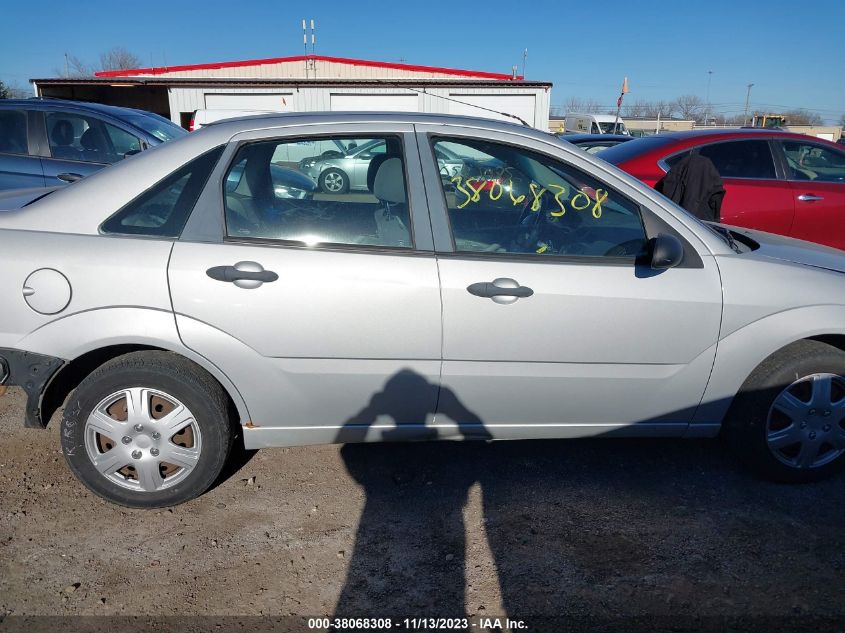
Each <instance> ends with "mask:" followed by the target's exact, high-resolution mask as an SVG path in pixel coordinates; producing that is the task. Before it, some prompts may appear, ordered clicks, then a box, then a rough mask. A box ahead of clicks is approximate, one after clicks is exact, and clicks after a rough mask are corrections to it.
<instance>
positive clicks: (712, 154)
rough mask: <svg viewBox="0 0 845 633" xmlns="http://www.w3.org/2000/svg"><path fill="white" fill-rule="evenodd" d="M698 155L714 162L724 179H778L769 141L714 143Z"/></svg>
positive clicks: (700, 150) (703, 148)
mask: <svg viewBox="0 0 845 633" xmlns="http://www.w3.org/2000/svg"><path fill="white" fill-rule="evenodd" d="M698 153H699V154H700V155H701V156H706V157H707V158H709V159H710V160H711V161H713V164H714V165H715V166H716V170H717V171H718V172H719V175H720V176H721V177H722V178H776V177H777V176H776V175H775V162H774V159H773V158H772V150H771V148H770V147H769V142H768V141H763V140H752V141H730V142H728V143H714V144H713V145H705V146H704V147H702V148H700V149H699V150H698Z"/></svg>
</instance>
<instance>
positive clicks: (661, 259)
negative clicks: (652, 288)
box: [651, 233, 684, 270]
mask: <svg viewBox="0 0 845 633" xmlns="http://www.w3.org/2000/svg"><path fill="white" fill-rule="evenodd" d="M683 259H684V245H683V244H681V240H679V239H678V238H677V237H675V236H674V235H669V234H668V233H660V234H658V235H657V237H655V238H653V239H652V240H651V267H652V269H654V270H666V269H667V268H674V267H675V266H677V265H678V264H680V263H681V262H682V261H683Z"/></svg>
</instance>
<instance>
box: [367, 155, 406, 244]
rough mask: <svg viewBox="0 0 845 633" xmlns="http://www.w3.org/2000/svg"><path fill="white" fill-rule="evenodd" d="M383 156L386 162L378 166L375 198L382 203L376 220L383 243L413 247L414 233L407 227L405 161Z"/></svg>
mask: <svg viewBox="0 0 845 633" xmlns="http://www.w3.org/2000/svg"><path fill="white" fill-rule="evenodd" d="M382 156H384V158H383V159H382V160H380V161H379V164H378V165H377V170H376V172H375V177H374V178H373V187H372V192H373V195H374V196H375V197H376V198H377V199H378V201H379V203H380V205H379V207H378V208H377V209H376V211H375V216H374V217H375V221H376V231H377V234H378V238H379V243H380V244H382V245H384V246H411V233H410V231H408V227H407V224H406V222H407V219H408V202H407V196H406V192H405V171H404V169H403V168H402V159H401V158H399V157H398V156H387V155H384V154H383V155H382ZM379 158H381V157H379ZM373 162H375V159H373ZM370 167H371V168H372V165H371V166H370ZM368 176H369V173H368ZM368 180H369V178H368Z"/></svg>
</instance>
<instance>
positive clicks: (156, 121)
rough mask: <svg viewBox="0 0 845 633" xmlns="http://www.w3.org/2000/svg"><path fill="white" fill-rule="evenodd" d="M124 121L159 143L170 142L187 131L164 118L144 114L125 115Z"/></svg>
mask: <svg viewBox="0 0 845 633" xmlns="http://www.w3.org/2000/svg"><path fill="white" fill-rule="evenodd" d="M125 118H126V120H127V121H128V122H129V123H131V124H132V125H134V126H135V127H138V128H141V129H142V130H144V132H146V133H147V134H152V135H153V136H154V137H156V138H157V139H158V140H160V141H161V142H165V141H172V140H173V139H175V138H179V137H181V136H185V135H186V134H187V133H188V131H187V130H185V129H184V128H181V127H179V126H178V125H176V124H175V123H173V122H171V121H168V120H167V119H165V118H164V117H152V116H148V115H146V114H127V115H126V117H125Z"/></svg>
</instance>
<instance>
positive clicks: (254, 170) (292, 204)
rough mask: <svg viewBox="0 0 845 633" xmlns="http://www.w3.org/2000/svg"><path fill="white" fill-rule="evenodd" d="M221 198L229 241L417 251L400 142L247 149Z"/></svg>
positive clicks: (298, 143) (340, 141) (338, 141)
mask: <svg viewBox="0 0 845 633" xmlns="http://www.w3.org/2000/svg"><path fill="white" fill-rule="evenodd" d="M224 195H225V209H226V233H227V235H228V237H230V238H234V239H262V240H279V241H283V242H290V243H294V244H304V245H308V246H313V245H319V244H326V245H337V244H342V245H354V246H375V247H383V248H411V247H412V246H413V239H412V236H411V230H410V226H411V224H410V211H409V208H408V196H407V192H406V188H405V167H404V158H403V153H402V145H401V142H400V140H399V138H397V137H383V138H367V139H361V138H355V139H351V138H341V137H338V138H325V137H321V138H312V139H307V138H306V139H296V140H289V141H288V140H286V141H263V142H258V143H250V144H247V145H244V146H243V147H241V148H240V149H239V150H238V153H237V154H236V156H235V158H234V160H233V161H232V165H231V167H230V168H229V171H228V172H227V174H226V178H225V186H224Z"/></svg>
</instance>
